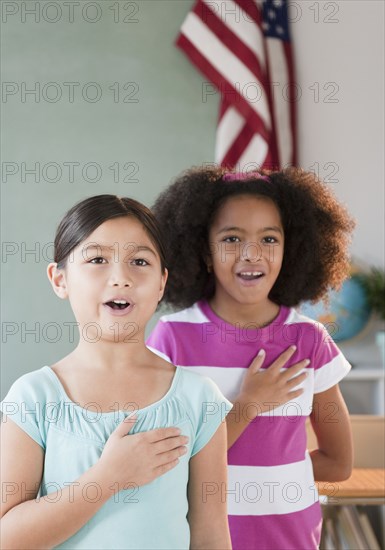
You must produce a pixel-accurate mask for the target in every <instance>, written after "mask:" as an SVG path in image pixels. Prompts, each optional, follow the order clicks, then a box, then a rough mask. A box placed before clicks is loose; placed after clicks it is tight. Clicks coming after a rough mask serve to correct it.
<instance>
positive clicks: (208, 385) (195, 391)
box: [178, 367, 231, 409]
mask: <svg viewBox="0 0 385 550" xmlns="http://www.w3.org/2000/svg"><path fill="white" fill-rule="evenodd" d="M178 369H180V374H179V376H180V379H179V397H180V398H182V399H183V400H184V402H185V403H186V405H187V407H190V408H194V407H195V406H196V405H197V404H198V405H199V406H201V405H202V403H207V402H210V403H216V404H219V405H221V406H222V407H224V408H225V409H227V408H228V406H230V407H231V403H230V402H229V401H228V399H226V397H225V396H224V395H223V394H222V392H221V391H220V389H219V388H218V386H217V385H216V383H215V382H214V381H213V380H212V379H211V378H209V377H208V376H204V375H202V374H200V373H198V372H193V371H191V370H190V369H187V368H184V367H178ZM222 404H223V405H222Z"/></svg>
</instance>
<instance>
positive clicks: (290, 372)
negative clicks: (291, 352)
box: [280, 359, 310, 380]
mask: <svg viewBox="0 0 385 550" xmlns="http://www.w3.org/2000/svg"><path fill="white" fill-rule="evenodd" d="M308 365H310V360H309V359H303V360H302V361H299V363H296V364H295V365H293V366H292V367H289V368H287V369H284V370H283V371H282V372H281V374H280V376H281V379H282V380H286V379H289V378H293V376H295V375H297V374H298V373H299V372H301V371H302V370H303V369H305V368H306V367H307V366H308Z"/></svg>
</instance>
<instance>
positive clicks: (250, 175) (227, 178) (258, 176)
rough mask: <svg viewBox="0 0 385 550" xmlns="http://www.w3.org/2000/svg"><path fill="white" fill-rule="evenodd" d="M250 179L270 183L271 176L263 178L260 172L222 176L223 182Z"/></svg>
mask: <svg viewBox="0 0 385 550" xmlns="http://www.w3.org/2000/svg"><path fill="white" fill-rule="evenodd" d="M250 179H258V180H264V181H267V182H268V183H270V178H269V176H263V175H262V174H260V173H259V172H227V174H224V175H223V176H222V181H244V180H250Z"/></svg>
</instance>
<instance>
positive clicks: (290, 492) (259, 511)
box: [222, 454, 318, 516]
mask: <svg viewBox="0 0 385 550" xmlns="http://www.w3.org/2000/svg"><path fill="white" fill-rule="evenodd" d="M225 489H226V490H225V495H222V498H223V496H225V497H226V501H227V509H228V514H229V515H233V516H261V515H268V514H277V515H281V514H290V513H293V512H298V511H300V510H305V509H306V508H309V507H310V506H312V505H313V504H315V503H316V502H318V492H317V488H316V485H315V483H314V478H313V467H312V462H311V459H310V456H309V454H306V458H305V460H303V461H301V462H295V463H293V464H284V465H282V466H271V467H255V466H254V467H253V466H231V465H229V467H228V483H227V486H226V487H225ZM222 491H223V488H222Z"/></svg>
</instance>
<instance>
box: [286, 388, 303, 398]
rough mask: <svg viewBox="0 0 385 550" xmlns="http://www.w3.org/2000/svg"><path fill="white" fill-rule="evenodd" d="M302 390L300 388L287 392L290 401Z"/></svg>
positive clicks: (301, 392)
mask: <svg viewBox="0 0 385 550" xmlns="http://www.w3.org/2000/svg"><path fill="white" fill-rule="evenodd" d="M303 392H304V389H303V388H300V389H299V390H294V391H291V392H289V396H290V401H292V400H293V399H295V398H296V397H299V396H300V395H302V394H303Z"/></svg>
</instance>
